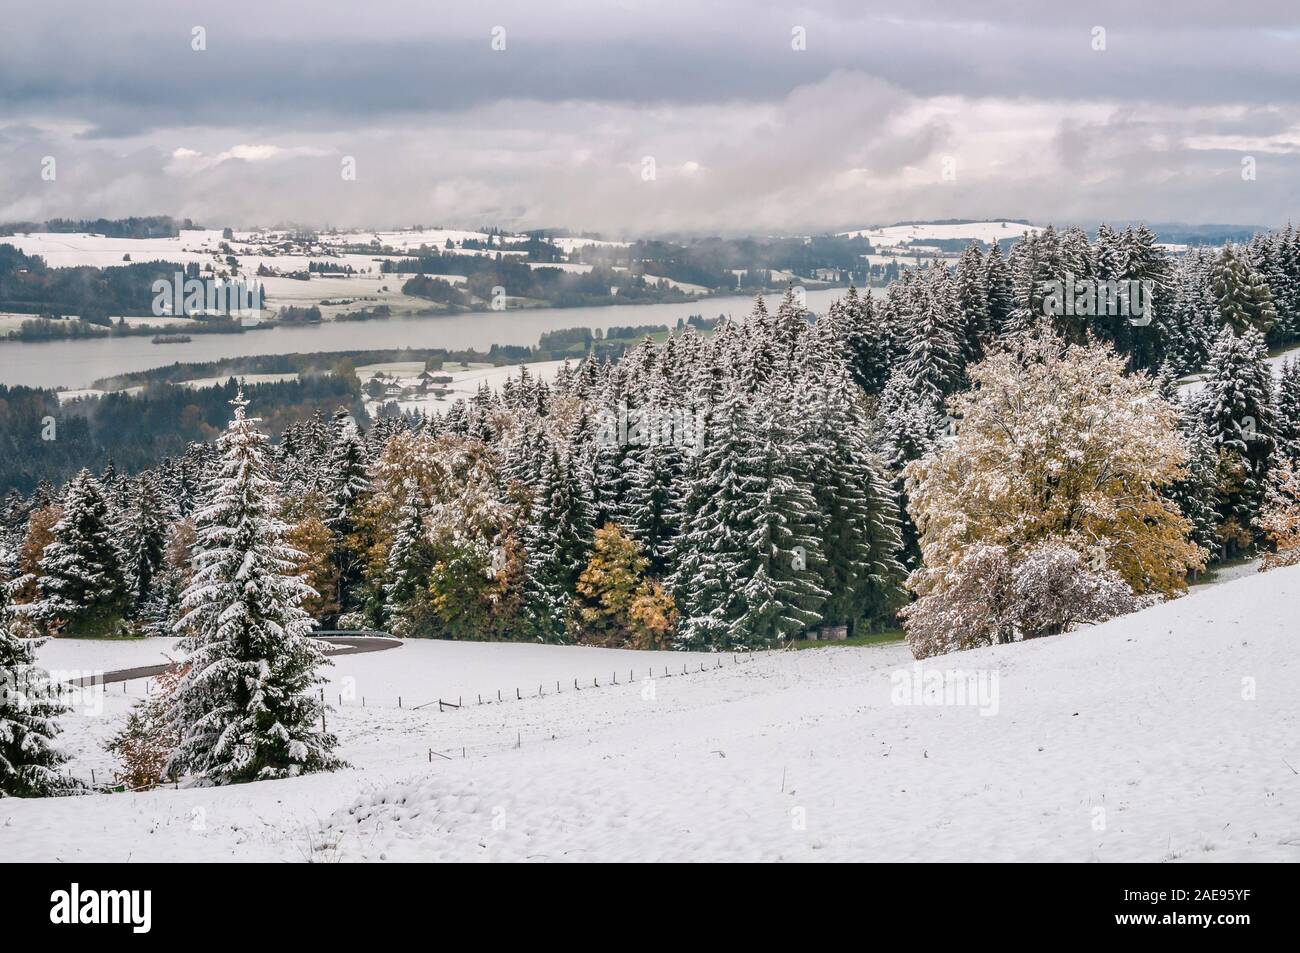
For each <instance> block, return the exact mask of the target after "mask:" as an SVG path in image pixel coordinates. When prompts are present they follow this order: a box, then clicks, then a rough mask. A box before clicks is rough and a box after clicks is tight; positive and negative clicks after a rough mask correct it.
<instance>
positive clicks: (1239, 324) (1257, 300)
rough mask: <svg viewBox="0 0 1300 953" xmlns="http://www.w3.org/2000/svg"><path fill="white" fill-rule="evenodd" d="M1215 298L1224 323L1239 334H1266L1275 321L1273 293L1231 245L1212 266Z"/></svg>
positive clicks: (1225, 247)
mask: <svg viewBox="0 0 1300 953" xmlns="http://www.w3.org/2000/svg"><path fill="white" fill-rule="evenodd" d="M1214 296H1215V297H1216V298H1217V299H1218V301H1219V313H1220V314H1221V315H1222V318H1223V323H1224V324H1227V325H1229V326H1230V327H1231V328H1232V329H1233V330H1234V331H1236V332H1237V333H1238V334H1244V333H1246V332H1247V331H1252V330H1253V331H1259V332H1260V333H1261V334H1267V333H1268V331H1269V330H1270V329H1271V328H1272V327H1273V324H1274V322H1276V321H1277V308H1276V307H1275V306H1274V304H1273V293H1272V292H1271V291H1270V290H1269V287H1268V285H1267V284H1266V283H1265V281H1264V278H1263V276H1262V275H1260V274H1259V272H1257V271H1255V269H1254V268H1253V267H1252V266H1251V263H1250V261H1249V259H1247V257H1246V256H1245V255H1243V254H1242V253H1241V251H1240V250H1238V249H1237V248H1236V247H1235V246H1234V245H1233V244H1232V243H1231V242H1229V243H1228V244H1227V245H1225V246H1224V247H1223V251H1222V252H1221V253H1220V254H1219V259H1218V261H1216V262H1215V263H1214Z"/></svg>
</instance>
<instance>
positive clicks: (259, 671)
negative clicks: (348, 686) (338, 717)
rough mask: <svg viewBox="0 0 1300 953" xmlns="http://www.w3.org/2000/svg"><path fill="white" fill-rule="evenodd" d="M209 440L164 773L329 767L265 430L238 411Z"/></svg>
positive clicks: (221, 778) (327, 738) (226, 778)
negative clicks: (175, 738) (175, 742)
mask: <svg viewBox="0 0 1300 953" xmlns="http://www.w3.org/2000/svg"><path fill="white" fill-rule="evenodd" d="M231 403H232V404H233V406H234V409H235V413H234V419H233V420H232V421H231V422H230V425H229V427H228V428H227V429H226V432H225V433H224V434H222V436H221V437H220V438H219V439H218V441H217V450H218V453H219V454H220V464H219V466H218V469H217V471H216V473H215V474H214V475H213V477H212V479H211V481H210V483H209V486H208V493H207V499H206V502H205V504H204V506H203V507H202V509H200V510H199V512H198V514H197V515H196V517H195V525H196V527H197V533H198V535H197V539H196V541H195V545H194V553H193V563H194V575H193V578H192V579H191V581H190V585H189V587H188V588H187V589H186V590H185V596H184V599H183V603H182V604H183V606H184V609H185V616H184V617H183V618H182V619H181V622H180V628H181V631H182V633H183V634H184V638H183V640H182V642H181V646H180V647H181V650H182V651H184V652H187V653H189V654H188V658H187V659H186V664H188V665H189V671H188V672H186V674H185V675H184V677H183V678H182V679H181V681H180V683H179V684H178V685H177V687H176V692H175V696H174V698H173V700H172V704H171V708H170V713H169V718H170V719H171V720H172V722H173V723H174V724H175V725H176V728H177V731H178V732H179V733H180V744H179V746H178V747H177V749H176V751H175V752H174V753H173V756H172V760H171V764H170V766H169V773H171V772H175V773H187V774H192V775H195V776H196V777H198V778H199V779H201V780H202V781H203V782H205V783H208V784H232V783H238V782H242V781H255V780H262V779H267V778H283V777H292V776H295V775H298V774H302V773H305V772H309V771H321V770H329V769H332V768H335V767H338V766H339V765H340V764H341V762H340V761H339V760H338V759H337V758H336V757H335V756H334V755H333V753H332V752H333V749H334V747H335V744H336V739H335V737H334V736H333V735H331V734H327V733H326V732H324V731H322V726H321V712H322V707H323V702H322V700H321V698H320V697H319V695H318V694H317V689H318V687H319V686H320V685H321V684H323V683H324V679H323V678H322V676H321V675H320V669H321V667H322V666H324V665H328V664H329V662H328V661H327V660H326V659H325V658H324V656H323V655H322V653H321V650H320V649H319V647H318V645H317V643H316V642H314V641H313V640H312V639H311V637H310V635H311V630H312V625H313V623H312V620H311V618H310V617H309V616H308V615H307V613H306V612H304V611H303V610H302V609H301V608H300V606H301V604H302V602H303V600H304V599H306V598H308V597H310V596H311V595H312V594H313V593H312V590H311V589H310V588H309V587H308V586H307V585H306V584H305V583H303V581H302V580H301V578H299V577H298V576H296V575H294V572H295V570H296V559H297V555H298V554H296V553H295V552H294V551H293V550H291V549H289V548H288V547H287V546H286V545H285V544H284V542H283V534H284V531H285V526H284V524H283V523H281V522H280V521H279V519H278V518H277V516H276V514H277V503H276V494H277V487H276V486H275V484H274V483H273V482H272V481H271V480H270V479H269V478H268V476H267V459H266V457H267V447H266V437H265V435H263V434H262V433H261V432H260V431H259V430H258V429H257V425H256V424H257V421H256V420H255V419H254V418H250V417H247V416H246V415H245V408H246V407H247V406H248V402H247V401H246V400H245V399H244V396H243V394H242V392H241V393H240V394H238V395H237V396H236V397H235V399H234V400H233V401H232V402H231Z"/></svg>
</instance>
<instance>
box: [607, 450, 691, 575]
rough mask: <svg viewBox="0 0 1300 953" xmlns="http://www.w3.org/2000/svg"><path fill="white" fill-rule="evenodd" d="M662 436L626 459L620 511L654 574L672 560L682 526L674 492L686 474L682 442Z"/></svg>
mask: <svg viewBox="0 0 1300 953" xmlns="http://www.w3.org/2000/svg"><path fill="white" fill-rule="evenodd" d="M664 437H665V435H663V434H660V435H657V436H656V437H655V438H653V439H651V440H650V441H649V442H648V443H647V444H646V445H645V446H643V447H639V448H637V449H636V451H635V452H633V453H632V454H631V455H630V456H629V458H628V462H629V467H628V477H627V485H628V486H627V498H626V499H625V500H624V501H623V510H622V517H623V525H624V529H625V530H626V532H627V534H628V535H629V536H631V537H632V538H633V539H635V540H636V541H637V542H639V543H640V544H641V546H642V547H643V548H644V550H645V553H646V556H647V557H648V558H649V560H650V569H651V572H652V573H654V574H656V575H657V574H660V573H663V572H665V571H666V570H667V568H668V563H669V560H670V558H671V551H672V543H673V539H674V537H675V536H676V534H677V531H678V528H679V526H680V523H681V519H680V515H681V514H680V513H679V512H678V499H677V490H678V487H679V485H680V482H681V480H682V477H683V474H684V473H685V471H686V463H685V454H684V453H683V446H681V445H680V443H681V441H678V440H675V439H664ZM701 437H702V435H701ZM685 449H686V450H687V451H688V452H693V449H692V448H691V447H689V446H687V447H686V448H685Z"/></svg>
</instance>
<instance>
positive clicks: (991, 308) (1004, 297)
mask: <svg viewBox="0 0 1300 953" xmlns="http://www.w3.org/2000/svg"><path fill="white" fill-rule="evenodd" d="M984 288H985V291H986V293H987V294H988V315H989V318H988V320H989V329H990V330H991V331H992V332H993V333H994V334H1005V333H1008V332H1009V331H1010V330H1011V328H1010V326H1009V323H1010V320H1011V310H1012V307H1013V297H1012V291H1011V269H1010V268H1009V267H1008V266H1007V260H1006V258H1004V257H1003V255H1002V248H1001V247H1000V246H999V245H998V243H997V242H994V243H993V245H992V246H991V247H990V248H989V253H988V255H987V256H986V257H985V259H984Z"/></svg>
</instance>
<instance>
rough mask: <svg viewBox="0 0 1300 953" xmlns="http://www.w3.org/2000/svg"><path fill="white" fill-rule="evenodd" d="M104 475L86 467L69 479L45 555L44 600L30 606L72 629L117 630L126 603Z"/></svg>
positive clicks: (52, 623) (41, 617)
mask: <svg viewBox="0 0 1300 953" xmlns="http://www.w3.org/2000/svg"><path fill="white" fill-rule="evenodd" d="M110 519H111V517H110V513H109V509H108V503H107V501H106V500H105V499H104V494H103V491H102V489H101V488H100V485H99V481H97V480H96V479H95V478H94V477H93V476H91V475H90V471H89V470H82V471H81V472H80V473H78V474H77V475H76V476H75V477H73V479H72V482H71V483H69V484H68V492H67V497H66V499H65V500H64V504H63V515H62V517H61V518H60V519H59V521H58V523H56V524H55V526H54V538H53V541H52V542H51V543H50V544H49V545H47V546H46V547H45V551H44V553H43V555H42V556H41V563H40V579H39V582H38V584H39V588H40V594H41V600H40V601H39V602H37V603H35V604H33V605H31V606H29V607H25V610H24V611H25V612H26V613H28V614H29V615H30V616H31V617H33V618H34V619H36V620H38V621H39V622H40V623H41V624H43V625H45V626H47V627H56V628H60V629H61V630H62V631H63V632H64V633H65V634H67V635H104V634H107V633H109V632H112V631H113V630H114V629H115V628H116V626H117V625H118V623H119V622H120V621H121V618H122V614H123V612H124V611H125V609H126V588H125V586H124V584H123V572H122V562H121V556H120V554H119V552H118V549H117V546H116V545H115V544H114V541H113V538H112V537H113V534H112V527H111V523H110Z"/></svg>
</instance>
